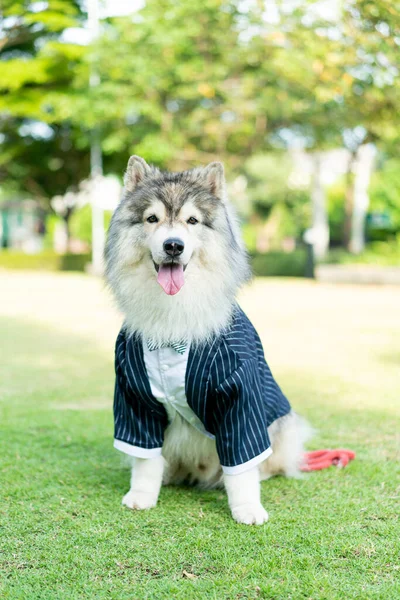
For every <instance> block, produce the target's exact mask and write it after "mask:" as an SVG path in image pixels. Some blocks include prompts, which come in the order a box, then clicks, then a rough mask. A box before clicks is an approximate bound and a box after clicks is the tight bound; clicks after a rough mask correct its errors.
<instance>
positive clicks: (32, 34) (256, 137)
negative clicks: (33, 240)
mask: <svg viewBox="0 0 400 600" xmlns="http://www.w3.org/2000/svg"><path fill="white" fill-rule="evenodd" d="M315 5H316V3H315V2H313V1H310V2H309V1H308V0H303V1H301V2H296V3H289V4H287V3H274V6H275V8H276V11H277V12H278V16H279V27H277V25H276V23H273V22H271V21H269V20H266V19H265V15H264V3H262V2H261V3H260V2H254V3H246V2H245V3H243V2H242V1H241V0H204V1H203V2H201V3H198V2H193V1H192V0H181V1H180V2H176V0H148V1H147V2H146V3H145V4H144V7H143V8H142V9H141V10H140V11H139V12H137V13H135V14H133V15H132V16H125V17H119V18H109V19H107V21H106V22H103V26H102V30H101V36H100V38H99V40H98V41H97V42H96V43H94V44H92V45H88V46H83V45H82V46H81V45H79V44H71V43H67V42H66V41H65V37H63V34H64V32H65V31H66V30H68V28H70V27H74V26H80V25H82V24H83V22H84V19H85V17H86V15H85V13H84V12H83V9H82V4H81V3H80V2H78V1H75V0H50V1H49V2H46V3H26V2H23V1H22V0H16V1H14V0H4V1H3V3H2V7H1V11H2V16H3V17H4V19H3V22H4V25H3V27H2V30H1V32H0V54H1V60H0V113H1V119H0V137H1V139H2V140H3V141H4V143H3V144H2V147H1V150H0V184H2V183H3V182H7V186H8V187H13V189H16V190H17V191H22V192H24V193H25V194H28V195H30V196H32V197H35V198H39V199H40V200H41V201H42V203H43V205H45V204H46V203H48V201H49V199H50V198H51V197H52V196H54V195H55V194H60V193H64V192H66V191H67V190H68V189H74V188H76V187H77V185H78V184H79V182H80V181H81V180H82V179H84V178H85V177H87V175H88V173H89V146H90V138H91V132H92V131H93V129H94V128H97V129H98V130H99V134H100V138H101V145H102V151H103V157H104V169H105V172H106V173H110V172H112V173H117V174H118V175H120V174H121V173H122V172H123V170H124V168H125V166H126V162H127V157H128V156H129V154H132V153H138V154H141V155H143V156H144V157H145V158H146V159H147V160H148V161H150V162H154V163H155V164H157V165H159V166H160V167H162V168H165V167H167V168H173V169H185V168H188V167H191V166H193V165H194V164H198V163H206V162H209V161H211V160H216V159H218V160H223V161H224V162H225V163H226V164H227V170H228V173H229V174H243V173H244V174H246V175H248V177H249V185H248V193H249V198H250V210H249V212H250V213H251V214H256V216H257V217H259V220H260V221H262V222H263V223H264V222H265V220H266V219H267V220H270V221H271V228H274V227H275V230H276V232H275V233H274V235H273V236H272V237H273V238H274V240H273V243H272V246H276V247H278V246H279V244H280V241H281V240H282V238H284V237H293V236H295V237H296V236H299V235H300V234H301V232H302V231H303V230H304V229H305V228H306V227H308V226H309V225H310V215H309V207H308V204H309V202H308V200H309V198H308V194H307V192H306V191H305V190H299V189H294V188H292V187H291V186H290V185H288V183H287V176H288V173H289V172H290V159H289V158H288V157H287V156H285V155H284V154H283V151H284V150H286V149H287V147H288V145H290V144H292V143H293V141H296V142H297V143H301V144H302V145H303V146H304V147H305V148H307V149H310V150H315V149H318V150H323V149H325V148H331V147H337V146H339V145H342V144H343V141H344V142H345V144H346V145H347V146H348V147H351V146H353V145H357V144H358V143H361V142H363V141H373V142H375V143H376V144H377V145H378V146H379V147H380V148H382V149H385V150H386V151H387V152H388V153H389V154H391V155H395V154H396V152H397V150H396V143H397V142H398V141H399V133H398V127H397V126H396V119H397V115H398V114H399V112H400V100H399V98H400V88H399V78H398V77H397V66H398V64H397V63H398V39H400V31H399V22H400V19H399V14H400V10H399V6H398V3H393V2H391V1H390V0H376V1H374V2H372V1H371V0H344V1H343V2H341V3H338V6H339V5H340V11H341V12H340V18H338V19H333V20H332V19H330V18H329V16H326V17H324V15H323V14H322V13H321V11H318V10H315ZM338 10H339V9H338ZM328 12H329V11H327V15H328ZM91 72H92V73H96V74H97V75H98V77H99V85H96V86H92V87H89V85H88V82H89V75H90V73H91ZM355 132H358V134H357V135H356V133H355ZM249 157H250V159H249ZM257 163H258V164H259V165H260V166H261V170H260V166H257ZM385 194H386V192H385ZM389 195H390V199H389V202H390V203H392V204H393V202H392V199H391V198H392V194H389ZM388 197H389V196H387V194H386V195H385V198H386V199H387V198H388ZM382 200H383V196H382ZM392 204H391V206H392ZM332 218H333V228H334V231H333V239H334V240H339V238H340V232H339V219H340V207H339V202H338V199H336V200H335V208H334V214H333V216H332ZM396 218H397V217H396Z"/></svg>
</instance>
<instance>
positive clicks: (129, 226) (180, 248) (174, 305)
mask: <svg viewBox="0 0 400 600" xmlns="http://www.w3.org/2000/svg"><path fill="white" fill-rule="evenodd" d="M105 261H106V274H107V280H108V283H109V284H110V287H111V288H112V290H113V292H114V295H115V298H116V300H117V302H118V305H119V308H120V310H121V311H122V312H123V314H124V316H125V323H126V326H127V327H128V329H129V330H130V331H132V332H136V333H140V334H141V335H142V336H144V337H146V338H150V339H153V340H159V341H160V342H162V341H168V340H182V339H189V338H190V339H191V340H197V341H203V340H205V339H206V338H207V337H209V336H210V335H212V334H215V333H218V332H219V331H221V329H223V328H224V327H226V326H227V324H228V322H229V319H230V315H231V314H232V310H233V306H234V300H235V294H236V292H237V290H238V288H239V287H240V285H241V284H242V283H243V281H245V280H246V279H247V277H248V275H249V270H248V263H247V256H246V252H245V250H244V248H243V245H242V242H241V239H240V231H239V228H238V226H237V223H236V221H235V216H234V212H233V210H232V208H231V206H230V205H229V202H228V200H227V197H226V191H225V179H224V170H223V167H222V165H221V164H220V163H211V164H210V165H208V166H207V167H205V168H197V169H193V170H191V171H184V172H182V173H163V172H161V171H159V170H158V169H156V168H154V167H151V166H149V165H148V164H147V163H146V162H145V161H144V160H143V159H142V158H139V157H137V156H132V157H131V158H130V160H129V163H128V169H127V172H126V175H125V187H124V193H123V197H122V200H121V202H120V204H119V205H118V207H117V209H116V211H115V213H114V215H113V218H112V220H111V225H110V228H109V232H108V237H107V245H106V253H105Z"/></svg>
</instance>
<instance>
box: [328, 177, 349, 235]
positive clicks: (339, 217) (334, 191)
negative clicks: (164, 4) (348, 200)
mask: <svg viewBox="0 0 400 600" xmlns="http://www.w3.org/2000/svg"><path fill="white" fill-rule="evenodd" d="M345 195H346V182H345V180H344V179H340V180H339V181H337V182H336V183H335V184H334V185H332V186H330V188H329V189H328V190H327V202H328V218H329V230H330V242H331V244H333V245H342V243H343V235H344V219H345V209H344V207H345Z"/></svg>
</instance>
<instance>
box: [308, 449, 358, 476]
mask: <svg viewBox="0 0 400 600" xmlns="http://www.w3.org/2000/svg"><path fill="white" fill-rule="evenodd" d="M355 457H356V454H355V452H352V451H351V450H342V449H339V450H314V452H306V453H305V454H304V463H303V465H302V466H301V467H300V470H301V471H306V472H308V471H320V470H321V469H327V468H328V467H332V466H336V467H345V466H346V465H347V464H348V463H349V462H350V461H351V460H353V459H354V458H355Z"/></svg>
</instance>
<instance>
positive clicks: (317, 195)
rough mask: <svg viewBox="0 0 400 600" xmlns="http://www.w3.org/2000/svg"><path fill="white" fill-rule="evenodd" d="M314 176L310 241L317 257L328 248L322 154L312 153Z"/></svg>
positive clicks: (320, 256) (321, 255)
mask: <svg viewBox="0 0 400 600" xmlns="http://www.w3.org/2000/svg"><path fill="white" fill-rule="evenodd" d="M313 161H314V176H313V182H312V189H311V203H312V218H313V224H312V231H313V234H312V239H313V241H312V243H313V247H314V254H315V257H316V258H317V259H320V258H323V257H324V256H325V255H326V252H327V250H328V248H329V222H328V215H327V212H326V197H325V190H324V186H323V183H322V161H323V158H322V154H321V153H319V152H316V153H315V154H314V155H313Z"/></svg>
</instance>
